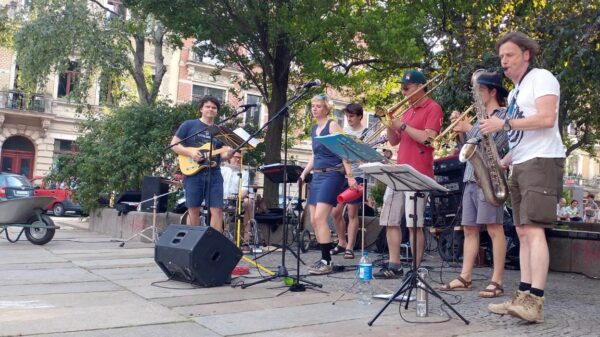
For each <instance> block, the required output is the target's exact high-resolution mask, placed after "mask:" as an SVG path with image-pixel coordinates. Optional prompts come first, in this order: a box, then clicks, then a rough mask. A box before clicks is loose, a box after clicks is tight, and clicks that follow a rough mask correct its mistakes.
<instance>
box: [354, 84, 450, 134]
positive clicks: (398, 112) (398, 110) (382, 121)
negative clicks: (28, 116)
mask: <svg viewBox="0 0 600 337" xmlns="http://www.w3.org/2000/svg"><path fill="white" fill-rule="evenodd" d="M440 76H442V74H437V75H436V76H434V77H433V78H432V79H430V80H429V81H427V82H426V83H425V84H423V87H427V86H428V85H429V84H431V83H433V82H434V81H436V80H437V79H438V78H439V77H440ZM443 82H444V81H443V80H440V81H438V82H437V83H436V84H435V85H434V86H433V87H432V88H430V89H429V90H428V91H427V92H426V93H425V95H423V96H422V97H421V98H419V99H418V100H417V101H416V102H414V103H412V105H414V104H417V103H419V102H420V101H421V100H422V99H424V98H425V97H428V96H429V94H430V93H432V92H433V91H434V90H435V89H436V88H437V87H439V86H440V85H441V84H442V83H443ZM418 92H419V91H418V90H417V91H415V92H413V93H412V94H410V95H408V96H406V97H405V98H404V99H403V100H401V101H400V102H398V103H397V104H395V105H393V106H392V107H391V108H389V109H386V108H383V107H375V117H377V118H379V121H377V123H374V124H373V125H371V126H369V128H368V129H367V131H366V132H365V136H364V137H363V141H364V142H365V143H367V144H369V145H371V146H374V145H377V144H376V143H377V142H378V141H379V139H380V138H381V137H379V135H380V134H381V133H382V132H383V130H385V129H386V128H389V127H390V126H391V125H392V121H393V120H394V119H395V118H401V117H402V115H404V113H405V112H406V111H408V109H409V108H410V106H409V107H405V105H406V103H408V101H409V100H410V99H411V98H412V97H413V96H415V95H416V94H417V93H418ZM402 108H404V109H402Z"/></svg>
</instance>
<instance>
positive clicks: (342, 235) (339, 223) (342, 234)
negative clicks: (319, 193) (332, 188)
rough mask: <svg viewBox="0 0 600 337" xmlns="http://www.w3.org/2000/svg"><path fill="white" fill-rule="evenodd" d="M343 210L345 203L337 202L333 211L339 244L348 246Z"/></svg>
mask: <svg viewBox="0 0 600 337" xmlns="http://www.w3.org/2000/svg"><path fill="white" fill-rule="evenodd" d="M317 206H318V205H317ZM343 212H344V204H337V206H335V207H334V208H333V210H332V211H331V217H332V218H333V225H334V226H335V232H336V234H337V237H338V246H340V247H346V245H347V244H348V243H347V241H346V222H345V221H344V216H343Z"/></svg>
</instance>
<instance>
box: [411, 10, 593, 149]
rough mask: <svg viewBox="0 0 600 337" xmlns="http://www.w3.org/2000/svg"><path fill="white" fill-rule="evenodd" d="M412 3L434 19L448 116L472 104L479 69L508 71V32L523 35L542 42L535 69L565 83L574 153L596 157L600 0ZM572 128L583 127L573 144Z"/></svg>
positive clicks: (565, 114)
mask: <svg viewBox="0 0 600 337" xmlns="http://www.w3.org/2000/svg"><path fill="white" fill-rule="evenodd" d="M412 6H413V8H412V11H419V10H422V11H427V12H428V13H429V14H430V15H429V16H428V20H427V22H426V25H425V26H423V31H424V32H426V35H427V36H426V38H428V39H431V40H435V41H437V43H438V44H439V48H438V50H439V52H437V53H436V54H435V55H434V56H433V57H434V58H435V61H436V64H438V65H439V67H440V69H441V70H443V71H444V72H445V73H446V77H447V79H446V82H445V83H444V85H443V86H442V87H441V88H440V89H439V90H437V91H436V93H435V96H436V99H438V101H439V102H440V103H441V105H442V107H444V108H445V110H446V112H447V113H449V112H450V111H452V110H453V109H458V110H464V109H465V108H466V107H467V106H469V105H470V104H471V102H472V97H471V94H470V85H469V83H470V76H471V74H472V73H473V71H474V70H476V69H478V68H484V69H493V70H496V71H501V69H500V66H499V65H500V61H499V59H498V57H497V53H496V47H495V43H496V41H498V39H499V38H500V37H501V36H502V35H503V34H505V33H506V32H508V31H512V30H521V31H523V32H525V33H527V34H529V35H530V36H531V37H532V38H534V39H535V40H537V41H538V43H539V44H540V47H541V54H540V55H539V56H538V57H537V59H536V60H535V61H534V66H537V67H542V68H546V69H548V70H550V71H551V72H552V73H553V74H555V76H557V78H558V80H559V82H560V84H561V100H560V108H559V129H560V131H561V134H562V135H563V140H564V142H565V145H566V146H567V155H568V154H569V153H571V152H572V151H573V150H575V149H576V148H583V149H584V150H587V151H588V152H590V153H592V154H594V153H595V151H594V149H593V147H594V144H596V143H597V142H598V140H599V139H600V133H598V132H597V130H598V129H600V115H599V114H598V110H599V109H600V97H598V95H597V92H598V84H597V82H598V81H597V79H598V78H600V53H599V52H600V33H599V32H600V3H599V2H598V1H597V0H587V1H576V0H565V1H513V2H506V1H500V0H477V1H466V0H465V1H462V0H458V1H441V2H440V1H424V2H415V3H414V4H413V5H412ZM506 84H507V86H508V87H511V86H512V84H511V83H508V81H507V82H506ZM571 123H574V125H576V126H577V129H578V133H577V137H576V140H575V142H573V143H572V142H571V139H570V137H569V136H568V135H567V134H566V130H567V127H568V125H569V124H571Z"/></svg>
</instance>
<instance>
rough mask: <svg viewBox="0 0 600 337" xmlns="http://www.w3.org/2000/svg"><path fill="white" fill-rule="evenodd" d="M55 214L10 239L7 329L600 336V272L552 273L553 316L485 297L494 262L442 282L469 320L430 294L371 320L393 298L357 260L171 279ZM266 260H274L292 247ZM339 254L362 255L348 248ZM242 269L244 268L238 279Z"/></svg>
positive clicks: (450, 269)
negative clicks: (366, 282) (460, 281)
mask: <svg viewBox="0 0 600 337" xmlns="http://www.w3.org/2000/svg"><path fill="white" fill-rule="evenodd" d="M55 221H56V222H58V223H59V224H60V225H61V226H63V227H62V228H61V229H60V230H59V231H58V232H57V235H56V237H55V239H54V240H53V241H52V242H50V243H48V244H47V245H45V246H34V245H32V244H30V243H29V242H27V241H20V242H19V243H17V244H10V243H8V242H7V241H6V240H4V239H2V240H0V284H2V286H1V287H0V336H57V337H59V336H60V337H67V336H73V337H80V336H83V337H88V336H89V337H99V336H111V337H116V336H144V337H151V336H182V337H187V336H268V337H270V336H273V337H274V336H364V335H370V336H398V335H406V336H600V328H598V326H599V323H600V315H599V314H598V313H599V310H598V309H597V308H598V307H597V305H598V304H599V302H600V295H598V293H597V290H598V289H599V287H598V285H599V283H598V281H597V280H594V279H590V278H587V277H585V276H583V275H578V274H566V273H553V272H552V273H550V275H549V281H548V286H547V295H546V322H545V323H543V324H528V323H523V322H521V321H519V320H517V319H515V318H512V317H510V316H498V315H493V314H490V313H488V311H487V309H486V308H487V305H488V304H489V303H491V302H494V301H498V299H496V300H489V299H480V298H478V297H477V293H478V291H477V290H479V289H482V288H483V287H485V285H486V280H487V277H488V275H489V274H490V272H491V271H490V269H489V268H477V269H476V270H475V273H476V274H475V280H474V282H473V284H474V289H475V290H474V291H467V292H453V293H447V294H443V296H444V298H445V299H446V300H447V301H448V302H450V303H453V304H454V308H455V309H456V310H457V311H458V312H459V313H460V314H461V315H463V316H464V317H465V318H466V319H468V320H469V321H470V322H471V323H470V324H469V325H465V324H464V323H463V322H462V321H461V320H460V319H459V318H458V317H457V316H456V315H455V314H453V313H451V314H450V316H448V314H447V313H448V312H450V310H448V309H447V308H444V310H442V306H441V301H439V300H438V299H431V301H430V305H431V306H430V310H431V313H430V316H429V317H427V318H420V319H419V318H416V317H415V309H414V303H411V304H410V305H409V308H408V309H407V310H405V309H404V307H402V308H399V306H398V304H392V305H390V306H389V307H388V308H387V310H386V311H385V312H384V313H383V315H382V316H381V317H379V319H378V320H377V321H376V322H375V324H374V325H373V326H371V327H370V326H368V325H367V321H369V320H370V319H371V318H372V317H373V316H374V315H375V314H376V313H377V312H378V311H379V310H380V309H381V308H382V306H383V304H384V303H385V302H383V301H381V300H375V302H374V303H373V304H371V305H368V306H365V305H361V304H358V303H357V302H356V297H357V296H356V294H355V293H354V292H355V290H354V288H352V284H353V283H354V272H353V271H346V272H341V273H335V274H333V275H328V276H318V277H310V278H309V280H311V281H314V282H318V283H322V284H323V288H322V290H323V291H325V293H322V292H319V291H315V290H311V289H309V290H307V291H305V292H299V293H292V292H286V293H284V294H282V295H281V296H277V295H278V294H280V293H281V292H282V291H284V290H285V289H287V288H285V287H284V288H281V287H282V286H283V282H281V280H277V281H274V282H267V283H264V284H260V285H256V286H252V287H249V288H246V289H241V288H240V287H235V288H232V287H230V286H223V287H216V288H197V287H194V286H191V285H189V284H186V283H182V282H176V281H168V282H161V281H165V280H166V276H165V275H164V274H163V273H162V271H161V270H160V269H159V268H158V267H157V265H156V264H155V263H154V260H153V253H154V251H153V245H151V244H147V243H139V242H131V243H128V244H126V245H125V247H123V248H120V247H119V245H118V243H117V242H114V241H111V238H110V237H107V236H104V235H100V234H96V233H93V232H89V231H88V230H87V224H86V223H85V222H80V221H79V220H78V219H77V218H55ZM371 255H372V257H373V258H375V259H376V260H377V259H380V257H379V256H378V255H377V254H375V255H374V254H371ZM318 256H319V253H318V252H316V251H310V252H309V253H307V254H303V255H302V257H303V259H304V260H305V261H306V262H307V263H312V262H314V261H315V260H316V259H317V258H318ZM286 257H287V258H286V266H287V268H288V270H289V271H290V273H295V266H296V263H295V260H294V259H293V256H292V255H291V254H289V253H288V254H287V255H286ZM259 262H260V263H261V264H262V265H264V266H265V267H268V268H270V269H274V268H276V267H277V266H278V265H280V264H281V253H280V252H276V253H272V254H270V255H267V256H266V257H264V258H262V259H260V260H259ZM334 262H336V263H338V264H340V265H346V266H348V267H351V265H352V260H343V259H342V257H337V256H336V257H334ZM357 262H358V257H357V259H356V260H354V263H357ZM424 264H425V265H427V266H429V267H430V268H431V271H430V278H429V283H430V284H431V285H432V286H435V287H437V285H438V283H439V282H440V279H442V280H443V281H449V280H450V279H451V278H452V277H455V276H456V275H457V272H458V271H459V269H458V268H457V266H450V265H447V264H444V265H442V263H441V262H440V260H439V258H438V257H437V253H435V252H431V253H430V255H428V256H427V257H426V261H425V263H424ZM442 267H443V268H442ZM347 269H350V268H347ZM251 270H252V272H251V274H250V275H249V278H248V279H245V281H246V282H251V281H255V280H257V279H258V278H259V277H260V275H259V273H258V272H257V270H256V268H251ZM301 273H302V274H305V273H306V266H301ZM518 277H519V274H518V271H513V270H507V271H506V274H505V282H504V283H505V288H506V290H507V292H510V291H512V290H514V288H515V286H516V285H517V284H518ZM243 281H244V280H243V279H242V278H238V279H234V284H235V283H237V282H243ZM399 285H400V281H399V280H375V281H373V287H374V289H375V292H377V293H390V292H393V291H395V290H396V289H397V288H398V287H399ZM507 296H508V295H506V296H504V297H502V298H501V300H506V299H507ZM430 298H431V297H430ZM411 322H415V323H411Z"/></svg>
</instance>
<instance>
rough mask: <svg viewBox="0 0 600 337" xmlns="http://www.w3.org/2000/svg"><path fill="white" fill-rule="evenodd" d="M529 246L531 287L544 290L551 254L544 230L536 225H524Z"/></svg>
mask: <svg viewBox="0 0 600 337" xmlns="http://www.w3.org/2000/svg"><path fill="white" fill-rule="evenodd" d="M523 227H524V228H523V229H524V230H525V231H526V232H527V240H528V244H529V263H530V270H531V274H530V275H531V287H532V288H536V289H541V290H543V289H544V287H545V286H546V278H547V277H548V267H549V265H550V253H549V251H548V243H547V242H546V234H545V232H544V228H543V227H540V226H535V225H524V226H523Z"/></svg>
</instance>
